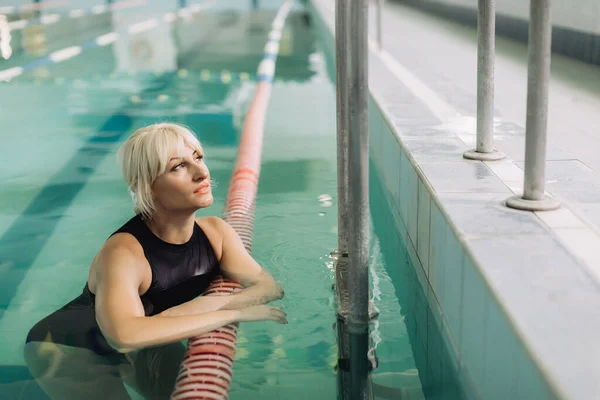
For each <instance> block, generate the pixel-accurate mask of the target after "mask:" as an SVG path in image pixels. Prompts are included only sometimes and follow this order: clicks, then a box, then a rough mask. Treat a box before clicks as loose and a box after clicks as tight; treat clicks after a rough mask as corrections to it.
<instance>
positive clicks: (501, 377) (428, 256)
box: [309, 0, 556, 399]
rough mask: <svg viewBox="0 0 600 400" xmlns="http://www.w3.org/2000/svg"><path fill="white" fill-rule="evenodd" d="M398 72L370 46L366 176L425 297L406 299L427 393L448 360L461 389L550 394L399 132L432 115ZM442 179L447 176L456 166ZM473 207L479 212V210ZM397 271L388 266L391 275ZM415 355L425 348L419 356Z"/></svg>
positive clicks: (516, 395)
mask: <svg viewBox="0 0 600 400" xmlns="http://www.w3.org/2000/svg"><path fill="white" fill-rule="evenodd" d="M325 3H327V2H326V1H324V0H323V1H322V0H313V1H311V2H310V4H309V8H310V9H311V13H312V17H313V19H314V23H315V25H316V29H317V32H318V34H319V39H320V42H321V44H322V46H323V47H324V52H325V53H326V56H327V57H326V58H327V62H328V71H329V75H330V78H331V79H332V81H333V82H335V42H334V16H333V12H332V10H331V5H327V4H325ZM330 3H333V2H330ZM396 81H397V80H396V79H395V78H394V76H393V75H392V74H391V72H390V71H387V68H386V66H385V65H384V64H383V63H382V62H381V61H380V60H379V59H378V57H375V56H374V54H373V53H372V52H371V53H370V57H369V85H370V96H369V134H370V137H369V146H370V150H369V152H370V159H371V163H370V165H371V168H374V169H375V171H371V176H372V177H373V176H374V175H375V176H378V177H379V180H380V181H381V187H382V190H381V193H380V194H381V196H382V197H384V200H382V199H377V198H375V199H373V198H372V199H371V200H370V201H371V203H372V206H373V203H377V204H379V203H381V202H382V201H385V202H387V205H388V207H389V210H391V211H392V215H393V218H390V219H389V221H388V222H387V226H386V228H387V229H386V231H387V232H389V233H388V234H389V235H390V236H391V237H389V238H387V241H388V242H389V241H391V242H395V245H396V246H397V247H398V248H402V247H406V251H407V252H408V254H409V256H410V260H411V263H412V265H413V266H414V269H415V273H416V276H417V278H418V282H419V283H420V285H421V288H422V292H421V293H423V298H420V296H419V295H418V294H417V295H416V296H415V298H414V299H412V301H411V305H412V307H414V308H415V309H414V310H413V314H414V315H415V326H416V332H415V333H416V334H415V335H414V336H412V335H411V346H412V348H413V352H414V353H415V359H416V360H417V367H418V369H419V375H420V377H421V381H422V384H423V385H424V386H425V389H426V390H425V392H426V393H430V394H432V395H433V397H435V395H434V393H435V390H427V387H428V386H433V387H435V386H437V385H440V384H441V383H442V381H443V380H444V375H447V374H449V372H450V371H448V369H449V368H451V369H452V373H453V374H455V375H456V376H457V377H458V382H459V386H460V393H462V395H463V396H464V397H465V398H469V399H477V398H484V399H507V398H510V399H551V398H555V397H556V394H555V393H554V391H553V390H552V389H551V388H550V385H549V384H548V382H547V380H546V379H544V377H543V374H542V373H541V372H540V369H539V368H538V365H537V364H536V363H535V362H534V361H533V358H532V357H531V355H530V352H529V351H527V348H526V347H525V346H524V344H523V342H522V340H521V339H520V335H519V334H518V333H517V330H516V329H515V328H514V326H513V323H511V321H510V318H508V317H507V315H508V314H507V311H506V310H505V308H504V307H503V306H502V302H501V301H499V300H498V299H499V296H501V294H500V293H498V292H494V291H493V290H492V289H491V288H490V284H489V282H488V281H486V278H485V272H484V271H483V269H482V267H481V264H482V262H481V261H480V260H478V259H477V258H475V257H474V256H473V253H474V252H477V249H473V248H472V247H470V246H469V245H468V244H467V243H466V240H465V236H464V234H461V233H460V231H459V228H457V222H456V219H454V214H456V213H455V212H453V210H455V209H456V207H455V208H454V209H450V210H449V207H447V206H446V204H450V203H448V202H446V201H444V200H443V199H440V195H439V193H437V192H436V190H434V188H433V187H432V185H431V183H430V181H429V179H428V176H427V175H428V174H426V173H425V172H423V169H424V168H423V169H422V165H421V164H422V162H420V161H421V160H423V158H422V157H421V159H420V160H419V156H421V155H422V153H421V154H420V153H418V152H412V151H411V150H409V148H408V146H407V143H406V142H405V141H404V138H401V135H400V134H399V133H398V129H397V128H396V127H395V125H396V122H398V123H404V124H405V125H413V126H414V127H415V128H418V127H419V125H421V124H423V125H428V124H430V123H431V122H432V118H433V117H432V116H431V115H430V113H429V112H428V110H427V109H426V107H423V105H422V104H418V101H416V99H415V98H414V96H412V94H411V93H410V91H409V90H408V89H407V88H405V87H403V86H402V85H401V84H400V83H399V82H396ZM394 103H395V104H394ZM433 152H435V150H433ZM425 161H427V159H425ZM470 165H473V163H471V164H470ZM447 179H449V180H451V179H453V177H452V175H451V174H450V175H448V177H447ZM370 184H371V185H373V178H371V182H370ZM484 192H486V193H487V194H489V193H490V192H492V193H493V192H494V190H493V188H492V189H490V190H487V191H485V190H484ZM505 192H506V193H508V192H507V191H505V190H504V188H500V189H499V190H498V194H499V195H500V196H502V195H504V193H505ZM372 195H373V191H372ZM506 197H508V195H507V196H506ZM461 212H462V213H463V214H464V210H461ZM472 216H473V218H477V210H476V209H473V215H472ZM496 250H498V249H496ZM500 250H501V249H500ZM399 251H400V250H399ZM495 253H496V254H498V251H495ZM500 254H501V253H500ZM388 268H393V264H388ZM394 275H395V274H393V273H392V271H390V276H394ZM399 297H400V295H399ZM429 311H431V312H429ZM428 330H429V331H431V332H432V331H439V332H441V340H442V345H439V344H438V343H435V341H433V342H432V341H431V340H428V339H427V338H428ZM431 336H432V335H429V337H431ZM417 346H421V348H417ZM441 352H444V353H447V354H449V356H450V360H451V362H450V363H448V364H445V363H444V365H442V364H441V363H443V360H444V359H445V357H443V356H442V355H441ZM417 354H424V355H425V359H420V358H421V357H417Z"/></svg>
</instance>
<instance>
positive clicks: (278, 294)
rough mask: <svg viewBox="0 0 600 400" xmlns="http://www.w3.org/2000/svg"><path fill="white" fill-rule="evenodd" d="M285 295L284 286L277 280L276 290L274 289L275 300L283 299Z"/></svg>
mask: <svg viewBox="0 0 600 400" xmlns="http://www.w3.org/2000/svg"><path fill="white" fill-rule="evenodd" d="M283 296H285V293H284V292H283V288H282V287H281V285H280V284H279V283H277V282H275V290H274V291H273V300H281V299H283Z"/></svg>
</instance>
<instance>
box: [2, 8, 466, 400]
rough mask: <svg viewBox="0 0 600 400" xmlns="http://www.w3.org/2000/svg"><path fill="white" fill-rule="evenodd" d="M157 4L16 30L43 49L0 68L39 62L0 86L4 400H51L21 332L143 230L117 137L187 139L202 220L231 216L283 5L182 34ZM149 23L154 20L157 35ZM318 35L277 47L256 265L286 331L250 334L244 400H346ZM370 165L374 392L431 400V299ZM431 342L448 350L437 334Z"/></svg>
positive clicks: (307, 30)
mask: <svg viewBox="0 0 600 400" xmlns="http://www.w3.org/2000/svg"><path fill="white" fill-rule="evenodd" d="M98 3H99V2H98ZM154 3H156V2H154ZM154 3H152V4H151V2H147V3H140V5H138V6H136V7H131V8H126V9H122V10H118V11H112V12H110V13H108V12H105V13H97V14H95V15H94V16H92V17H89V18H88V21H94V23H86V24H83V23H81V22H78V21H77V19H76V18H64V19H63V20H61V21H58V22H56V23H54V24H52V25H48V26H43V27H38V28H37V29H30V30H22V31H18V32H14V34H13V36H14V38H15V39H14V40H15V43H20V41H22V39H23V38H24V37H25V36H27V35H31V36H30V37H27V41H28V43H29V45H31V44H32V43H37V45H36V46H37V47H35V46H34V48H33V49H32V48H31V47H27V48H24V49H22V50H20V49H18V48H15V51H14V54H13V55H12V56H11V57H10V58H9V59H8V60H3V61H0V70H5V69H8V68H16V67H20V66H29V67H28V68H26V69H24V71H23V72H22V73H21V74H20V75H19V76H17V77H15V78H14V79H12V80H11V81H10V82H8V83H2V84H1V85H0V93H1V95H0V110H1V111H0V113H1V117H2V118H1V119H2V126H3V128H4V130H3V135H2V136H1V139H0V141H1V142H0V148H2V149H3V150H2V158H1V162H2V165H1V166H0V170H1V171H2V179H1V181H0V188H1V190H0V235H1V236H0V273H1V282H2V284H1V285H2V286H1V287H0V338H1V340H0V360H2V361H1V364H2V365H0V385H1V386H0V394H1V395H2V396H1V397H2V398H7V399H13V398H14V399H38V398H44V397H43V395H42V394H41V392H40V389H39V388H38V387H37V385H36V384H35V382H33V381H32V380H31V377H30V375H29V373H28V371H27V369H26V367H25V365H24V362H23V357H22V350H23V344H24V340H25V335H26V334H27V331H28V330H29V328H30V327H31V326H32V325H33V324H34V323H35V322H36V321H38V320H39V319H40V318H42V317H44V316H45V315H47V314H49V313H50V312H52V311H54V310H55V309H57V308H58V307H60V306H61V305H63V304H64V303H66V302H67V301H69V300H70V299H72V298H73V297H75V296H76V295H77V294H79V292H80V291H81V289H82V287H83V285H84V284H85V280H86V278H87V272H88V267H89V264H90V262H91V260H92V257H93V256H94V254H95V252H96V251H97V249H98V248H99V246H100V245H101V243H102V242H103V241H104V240H105V239H106V238H107V237H108V235H110V234H111V233H112V232H113V231H114V230H115V229H116V228H118V227H119V226H120V224H122V223H123V222H125V221H126V220H127V219H129V218H130V216H131V213H132V207H131V201H130V198H129V195H128V194H127V191H126V188H125V185H124V184H123V182H122V180H121V176H120V172H119V171H118V169H117V166H116V162H115V151H116V149H117V147H118V144H119V142H120V141H122V140H123V139H124V138H126V137H127V136H128V135H129V134H131V133H132V132H133V131H134V130H135V129H137V128H139V127H141V126H144V125H147V124H150V123H154V122H157V121H167V120H168V121H174V122H181V123H184V124H186V125H188V126H190V127H191V128H192V129H193V130H194V131H195V132H197V133H198V136H199V138H200V140H201V141H202V143H203V145H204V147H205V151H206V157H207V164H208V166H209V168H210V169H211V174H212V177H213V178H214V179H215V180H216V181H217V182H218V186H217V187H216V188H215V190H214V197H215V203H214V204H213V206H212V207H211V208H209V209H208V210H202V212H199V215H208V214H212V215H220V214H221V212H222V210H223V208H224V200H225V194H226V192H227V184H228V182H229V178H230V176H231V171H232V168H233V162H234V159H235V156H236V148H237V147H236V146H237V140H238V137H239V132H240V128H241V123H242V120H243V116H244V113H245V111H246V109H247V107H248V103H249V101H250V99H251V97H252V94H253V90H254V87H255V83H254V78H255V75H256V73H255V71H256V67H257V66H258V63H259V62H260V60H261V58H262V56H263V47H264V43H265V41H266V35H267V34H268V31H269V29H268V26H269V24H270V22H271V20H272V19H273V17H274V15H275V13H276V11H277V7H278V6H279V5H280V4H281V2H279V1H269V2H258V3H259V5H260V7H259V8H257V9H254V10H253V9H252V2H247V4H240V2H235V3H234V2H231V1H229V2H227V1H221V2H219V1H215V2H212V3H211V4H210V7H206V8H205V9H203V10H202V11H200V12H197V13H196V14H194V16H193V17H189V16H186V15H184V16H183V17H182V18H179V19H175V20H171V19H169V18H166V19H165V18H164V16H165V15H167V14H169V13H176V12H177V4H178V2H172V3H170V4H167V3H166V2H164V3H161V4H160V5H158V4H154ZM205 3H206V2H204V3H200V2H198V3H197V4H205ZM188 4H193V3H191V2H189V3H188ZM61 13H63V14H64V15H67V16H68V12H67V11H66V10H62V11H61ZM61 15H62V14H61ZM148 19H156V20H157V21H158V22H157V23H156V24H155V25H154V26H152V27H149V26H150V25H148V24H146V25H144V24H143V23H144V22H145V21H147V20H148ZM312 22H313V21H312V18H311V16H310V15H308V14H306V13H305V12H304V11H303V9H302V7H301V6H300V5H297V6H296V8H295V9H294V11H293V12H292V13H291V14H290V16H289V17H288V20H287V22H286V26H285V28H284V33H283V35H282V38H281V45H280V53H279V57H278V60H277V69H276V72H275V76H276V80H275V82H274V84H273V90H272V95H271V100H270V106H269V110H268V114H267V120H266V125H265V138H264V149H263V164H262V169H261V177H260V184H259V189H258V195H257V201H256V203H257V206H256V215H255V224H254V236H253V255H254V257H255V258H256V259H257V260H258V261H259V262H260V263H261V264H262V265H264V266H265V267H266V268H267V269H268V270H269V271H270V272H271V273H272V274H273V275H274V276H275V278H276V279H278V280H279V281H280V282H281V283H282V286H283V288H284V289H285V292H286V297H285V298H284V299H283V300H282V301H280V302H279V303H280V305H281V306H282V307H284V308H285V310H286V312H287V314H288V320H289V324H288V325H283V326H282V325H275V324H242V325H241V327H240V331H239V334H238V342H237V343H238V345H237V353H236V362H235V367H234V379H233V383H232V387H231V396H230V398H231V399H247V398H263V399H278V398H286V399H295V398H298V399H300V398H302V399H304V398H312V399H332V398H335V397H336V377H335V371H334V366H335V364H336V361H337V353H336V351H337V349H336V343H335V342H336V339H335V330H334V328H333V324H334V322H335V315H334V307H333V292H332V290H331V285H332V283H333V281H334V279H333V271H332V259H331V258H330V256H329V254H330V252H331V251H332V250H334V249H335V247H336V245H337V237H336V224H337V210H336V206H335V205H336V201H335V195H336V160H335V157H336V151H335V145H336V143H335V89H334V86H333V85H332V84H331V82H330V80H329V78H328V76H327V72H326V69H327V66H326V65H325V64H326V57H325V54H324V52H323V48H322V46H321V44H320V42H319V40H318V38H317V36H316V32H315V30H314V29H313V27H312ZM140 23H142V24H140ZM131 26H137V27H138V28H136V29H137V30H136V29H134V30H133V31H134V32H137V33H134V34H128V35H121V36H120V37H119V38H118V39H115V40H114V42H112V43H108V44H106V45H102V46H100V45H96V46H91V45H90V46H88V47H86V46H82V51H81V53H80V54H78V55H75V56H73V57H72V58H69V59H66V60H64V61H62V62H58V63H55V62H47V63H41V62H39V60H40V59H44V58H45V57H47V56H48V55H49V54H50V53H51V52H54V51H57V50H61V49H64V48H70V47H71V46H81V45H82V44H85V43H90V42H91V41H94V40H96V38H98V37H104V38H109V39H110V38H111V37H110V36H106V35H107V34H110V33H111V32H114V31H130V30H131ZM32 28H33V27H32ZM106 40H108V39H106ZM29 45H28V46H29ZM63 55H64V53H63ZM36 63H37V64H36ZM371 169H372V175H371V208H372V215H373V231H372V234H371V237H372V244H371V247H372V259H373V271H372V283H373V286H374V287H373V295H374V300H375V304H376V306H377V307H378V309H379V310H380V316H379V322H378V323H377V324H376V325H375V326H374V327H373V341H374V343H376V345H377V350H376V351H377V356H378V358H379V367H378V369H377V370H376V371H375V372H374V374H373V380H374V382H375V383H378V384H380V385H384V386H386V387H394V388H398V387H403V388H405V389H407V390H406V391H405V393H408V394H409V395H410V396H411V397H408V398H423V392H425V394H426V395H428V396H427V397H428V398H435V396H439V393H440V392H439V390H438V391H431V392H430V393H429V394H428V390H427V382H428V381H427V379H426V377H427V373H428V368H427V365H428V364H427V363H425V364H423V359H424V357H426V355H425V354H423V352H422V351H421V350H420V349H421V348H422V347H419V340H423V333H422V332H417V330H416V328H415V326H416V325H415V322H414V321H415V320H416V319H418V318H421V319H422V318H427V315H422V314H417V313H416V312H415V310H417V309H418V310H423V309H426V307H419V308H415V307H413V305H414V302H415V301H423V300H424V298H423V294H422V292H421V294H420V295H419V291H418V289H417V288H418V287H419V286H418V282H417V281H416V278H415V277H414V269H413V268H412V267H411V265H410V264H409V261H408V260H409V258H408V256H407V254H406V252H405V251H403V249H398V248H397V247H396V246H395V242H394V241H390V240H389V238H390V237H392V235H394V232H393V231H392V230H391V229H392V228H391V225H390V224H387V223H386V222H385V221H388V220H389V216H390V215H391V213H390V214H388V213H389V209H386V204H387V203H386V200H385V193H383V192H382V191H381V189H380V187H381V186H380V185H379V184H378V178H377V173H376V172H375V169H374V168H371ZM378 188H379V189H378ZM411 271H412V275H411ZM424 337H425V340H436V339H435V338H436V336H435V330H434V329H433V328H432V329H431V330H430V333H429V334H425V336H424ZM423 365H425V366H423ZM442 365H443V364H442ZM434 372H435V373H437V371H431V374H433V373H434ZM440 373H441V372H440ZM452 379H453V378H452V377H448V378H447V381H448V382H452ZM422 386H425V390H422V389H421V388H422ZM457 396H458V394H457ZM381 398H384V397H381ZM438 398H440V397H438ZM443 398H448V397H443ZM457 398H458V397H457Z"/></svg>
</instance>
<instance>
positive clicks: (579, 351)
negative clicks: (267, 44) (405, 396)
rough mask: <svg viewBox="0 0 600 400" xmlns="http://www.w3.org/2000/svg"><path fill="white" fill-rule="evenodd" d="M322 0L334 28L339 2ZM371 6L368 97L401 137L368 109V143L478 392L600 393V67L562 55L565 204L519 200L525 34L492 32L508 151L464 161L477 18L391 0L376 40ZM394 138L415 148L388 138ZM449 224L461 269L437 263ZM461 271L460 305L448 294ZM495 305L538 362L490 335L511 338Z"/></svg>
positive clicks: (555, 110) (554, 139)
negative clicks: (378, 123) (513, 200)
mask: <svg viewBox="0 0 600 400" xmlns="http://www.w3.org/2000/svg"><path fill="white" fill-rule="evenodd" d="M312 3H313V6H314V8H315V10H316V11H317V12H318V13H319V14H320V15H321V18H322V19H323V21H324V24H325V25H326V26H327V27H328V28H329V30H330V32H331V33H332V32H333V29H334V2H333V1H328V0H315V1H313V2H312ZM372 11H373V10H371V15H370V21H369V25H370V27H369V30H370V44H369V47H370V54H369V79H370V80H369V85H370V91H371V98H372V101H373V102H374V103H375V104H376V107H377V109H378V111H379V112H380V113H381V115H382V116H383V122H382V125H384V128H385V129H388V128H389V130H390V131H391V132H392V136H393V138H392V140H390V141H387V140H389V139H387V138H385V137H380V135H379V134H378V133H377V132H378V131H379V128H375V129H374V128H373V126H374V125H373V124H372V123H371V122H370V130H371V138H370V146H371V154H372V157H373V154H378V156H376V157H375V158H379V160H380V161H379V164H378V166H379V168H380V169H381V170H382V171H383V174H384V175H386V174H387V175H388V181H389V182H391V183H390V184H389V185H390V186H389V190H390V192H391V198H392V199H394V198H397V203H396V204H397V207H398V208H399V215H400V216H399V219H400V220H402V221H403V223H404V226H405V228H406V233H405V234H404V235H405V236H406V238H407V243H409V247H410V246H412V245H414V251H415V253H416V254H415V257H416V259H417V260H418V262H419V264H420V265H421V266H422V267H423V274H424V276H423V285H425V286H427V287H428V288H429V291H430V296H429V302H430V303H436V304H437V305H436V307H439V308H440V315H442V317H441V318H440V320H441V321H442V322H441V323H442V324H445V325H447V329H448V332H449V336H450V337H453V339H451V341H454V345H455V346H456V347H457V353H458V354H459V361H458V367H459V368H462V367H464V366H466V367H467V369H468V370H469V378H468V379H469V380H470V381H471V383H472V384H474V387H475V389H474V390H473V392H472V396H473V397H474V398H486V399H487V398H503V397H502V396H501V395H500V394H499V392H498V391H497V390H496V391H494V390H492V387H493V386H494V385H496V386H498V385H500V386H506V387H508V388H509V389H506V390H507V392H506V393H505V395H508V396H511V397H504V398H569V399H571V398H572V399H583V398H586V399H587V398H599V397H600V382H599V381H598V379H597V376H598V373H599V372H600V350H599V349H598V346H596V342H597V339H596V337H597V332H598V331H599V330H600V290H599V288H600V252H599V251H597V249H599V248H600V156H599V155H598V151H599V150H600V131H599V130H598V128H597V127H598V126H599V125H600V113H598V110H599V109H600V81H599V80H598V79H597V77H598V76H600V67H599V66H594V65H590V64H584V63H582V62H580V61H576V60H572V59H569V58H566V57H564V56H558V55H553V59H552V76H551V82H550V94H549V96H550V99H549V121H548V148H547V157H546V158H547V163H546V192H547V193H548V194H549V195H550V196H552V197H554V198H557V199H559V200H560V201H561V204H562V206H561V208H560V209H558V210H555V211H546V212H522V211H516V210H513V209H509V208H507V207H506V206H505V205H504V201H505V200H506V199H507V198H509V197H511V196H514V195H515V194H517V195H518V194H521V193H522V189H523V175H524V173H523V168H524V153H525V151H524V149H525V128H524V127H525V115H526V106H525V105H526V95H527V46H526V45H525V44H523V43H517V42H513V41H511V40H507V39H504V38H497V39H496V81H495V82H496V91H495V145H496V147H497V148H498V149H499V150H500V151H502V152H504V153H505V154H506V155H507V156H508V157H507V159H505V160H502V161H495V162H480V161H468V160H465V159H463V157H462V154H463V153H464V152H465V151H466V150H469V149H472V148H473V147H474V144H475V138H476V104H477V101H476V93H477V91H476V77H477V38H476V30H475V29H473V28H471V27H466V26H463V25H460V24H458V23H455V22H451V21H447V20H444V19H443V18H440V17H436V16H432V15H429V14H427V13H425V12H423V11H419V10H417V9H415V8H411V7H408V6H405V5H402V4H399V3H395V2H386V4H385V10H384V13H383V50H381V51H380V50H378V46H377V44H376V43H375V42H374V40H375V38H376V35H375V19H374V15H373V14H374V13H373V12H372ZM371 118H372V117H371ZM385 125H387V126H385ZM386 141H387V142H386ZM396 142H397V143H398V145H399V147H400V152H399V153H403V154H404V157H406V158H405V159H403V158H402V157H403V155H402V154H399V155H395V154H394V151H395V149H392V150H390V148H391V147H395V146H392V144H393V143H396ZM388 153H389V154H388ZM376 164H377V162H376ZM406 171H408V172H406ZM413 173H414V174H415V175H416V177H417V178H416V182H414V181H413V179H412V178H410V176H412V175H411V174H413ZM407 181H408V183H406V182H407ZM405 189H406V190H405ZM406 191H408V192H409V193H405V192H406ZM405 203H408V204H405ZM413 214H414V215H413ZM440 221H443V222H440ZM445 223H447V224H448V226H449V227H450V229H449V230H448V231H446V234H447V235H452V236H454V238H453V239H452V240H454V239H455V240H456V244H457V246H458V247H460V248H461V249H462V250H464V256H462V257H463V261H462V267H461V268H458V269H457V270H453V271H450V270H449V269H448V268H449V267H448V268H446V269H445V271H444V270H442V271H440V270H439V269H438V268H439V264H440V263H441V264H444V263H449V262H450V261H448V259H447V256H448V254H447V253H444V251H443V250H440V249H441V247H443V245H440V243H442V244H443V243H448V240H449V239H448V238H444V237H442V238H440V236H444V235H443V234H440V233H439V229H438V228H437V226H438V225H439V226H444V224H445ZM401 236H402V234H401ZM403 239H404V237H403ZM462 250H461V251H462ZM461 254H462V253H461ZM440 259H442V260H440ZM465 260H466V261H465ZM471 263H472V264H473V265H472V267H473V270H474V271H475V273H474V274H473V275H472V276H471V275H469V273H467V272H466V271H467V269H468V267H469V264H471ZM454 273H456V274H459V278H458V279H457V284H456V285H457V286H452V284H450V286H451V287H452V289H453V290H458V291H459V292H461V295H460V296H459V298H460V301H459V302H458V303H456V304H457V305H455V304H454V302H453V303H452V304H451V303H450V300H448V298H447V294H444V293H443V292H444V290H447V288H448V282H445V281H448V280H449V279H450V277H451V275H450V274H454ZM461 274H462V275H461ZM467 275H468V276H467ZM460 276H462V278H460ZM452 279H456V278H455V277H454V278H452ZM442 280H443V281H444V282H441V281H442ZM473 282H475V283H473ZM471 283H472V284H471ZM445 288H446V289H445ZM475 288H476V289H475ZM488 297H489V298H488ZM495 307H498V312H499V314H500V315H501V318H502V319H503V321H504V320H505V321H506V323H507V325H506V326H508V327H510V328H509V329H510V330H511V332H513V333H514V334H515V336H516V341H517V343H518V344H519V346H522V348H523V349H524V350H525V351H523V352H524V353H526V354H527V358H528V359H529V360H530V361H531V362H532V363H533V364H532V365H535V367H534V368H531V369H529V368H525V369H523V368H521V369H519V368H518V367H519V365H521V364H523V363H525V362H524V361H522V360H520V358H519V357H521V356H520V355H519V354H517V355H514V357H513V356H511V357H512V358H510V359H502V360H500V359H501V358H502V357H503V355H502V354H500V353H501V351H500V352H499V351H498V350H495V349H494V347H498V348H505V347H506V346H508V345H506V346H505V345H504V344H503V343H497V342H496V341H495V339H494V338H496V339H498V340H502V335H500V334H499V333H498V332H497V330H495V329H494V328H493V327H492V325H490V324H489V318H488V316H489V315H490V312H491V311H490V310H492V309H495ZM453 314H456V315H453ZM501 325H502V324H501ZM502 326H504V325H502ZM467 344H468V345H467ZM511 346H513V345H511ZM513 347H514V346H513ZM511 348H512V347H511ZM515 348H516V347H515ZM495 357H496V358H495ZM501 362H502V363H504V364H503V365H502V368H500V367H499V365H500V363H501ZM516 371H521V372H516ZM492 375H493V378H492ZM525 375H527V376H526V377H525V378H523V376H525ZM493 381H495V382H493ZM525 381H527V382H529V383H528V385H529V387H528V388H524V387H523V384H520V383H519V382H525ZM512 386H515V388H514V391H513V392H511V391H510V390H512V389H510V387H512ZM487 394H489V395H487ZM490 396H491V397H490ZM538 396H544V397H538Z"/></svg>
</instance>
